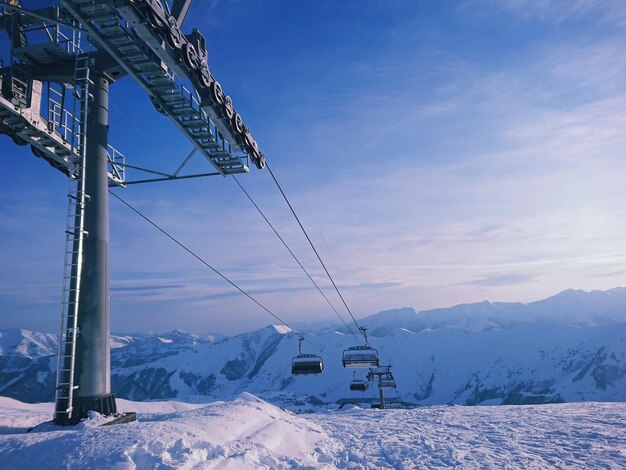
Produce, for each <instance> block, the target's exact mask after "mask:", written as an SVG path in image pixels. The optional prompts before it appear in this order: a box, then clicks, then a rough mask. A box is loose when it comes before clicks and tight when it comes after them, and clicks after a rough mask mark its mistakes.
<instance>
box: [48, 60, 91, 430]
mask: <svg viewBox="0 0 626 470" xmlns="http://www.w3.org/2000/svg"><path fill="white" fill-rule="evenodd" d="M89 61H90V58H89V54H82V53H81V54H78V55H77V56H76V62H75V67H74V113H73V115H74V116H76V115H77V114H76V108H77V107H78V119H76V120H74V127H75V129H74V132H73V135H74V138H73V139H72V146H74V145H75V146H76V155H77V156H76V157H75V158H76V162H75V165H76V168H77V172H76V173H75V174H73V175H70V179H69V186H70V188H69V192H68V207H67V229H66V231H65V233H66V238H65V264H64V272H63V294H62V305H61V331H60V334H59V350H58V361H57V379H56V397H55V412H54V413H55V415H54V421H55V422H56V423H58V424H63V423H68V422H69V420H70V419H71V417H72V410H73V401H74V392H75V390H77V389H78V385H76V383H75V376H74V373H75V365H76V341H77V338H78V335H79V334H80V331H79V329H78V306H79V300H80V282H81V277H82V269H83V243H84V239H85V237H86V236H88V234H87V232H86V231H85V204H86V203H87V202H88V201H89V196H88V195H87V194H85V166H86V160H87V158H86V157H87V148H86V144H87V110H88V108H89V101H90V98H91V96H90V93H89V88H90V85H91V84H92V82H91V80H90V78H89Z"/></svg>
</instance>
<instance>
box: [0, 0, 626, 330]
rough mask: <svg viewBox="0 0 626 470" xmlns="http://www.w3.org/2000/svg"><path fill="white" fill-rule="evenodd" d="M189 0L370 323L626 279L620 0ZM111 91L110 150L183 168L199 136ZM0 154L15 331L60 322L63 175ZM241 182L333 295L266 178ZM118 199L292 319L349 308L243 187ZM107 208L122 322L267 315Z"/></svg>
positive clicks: (234, 320) (8, 299)
mask: <svg viewBox="0 0 626 470" xmlns="http://www.w3.org/2000/svg"><path fill="white" fill-rule="evenodd" d="M195 3H196V4H195V5H194V6H193V7H192V10H191V13H190V17H189V19H188V23H187V25H186V29H191V27H192V26H196V27H198V28H199V29H201V30H202V31H203V32H204V33H205V34H206V36H207V47H208V54H209V66H210V68H211V70H212V71H213V73H214V75H216V76H217V78H218V79H219V80H220V82H221V83H222V85H223V87H224V89H225V90H226V92H227V93H229V94H230V95H231V96H232V97H233V100H234V103H235V106H236V107H237V109H238V110H239V111H240V112H241V114H242V115H243V116H244V119H245V120H246V122H247V123H248V124H249V126H250V127H251V129H252V131H253V134H254V136H255V137H256V139H257V140H258V141H259V143H260V145H261V147H262V148H263V150H264V151H265V154H266V156H267V159H268V161H269V162H270V164H271V165H272V168H273V170H274V171H275V173H276V174H277V176H278V178H279V180H280V181H281V183H282V184H283V186H284V188H285V190H286V192H287V194H288V195H289V196H290V199H291V200H292V202H293V204H294V206H295V207H296V210H297V212H298V213H299V215H300V216H301V218H302V220H303V222H304V224H305V226H306V227H307V228H308V229H309V231H310V234H311V236H312V238H313V239H314V241H315V243H316V245H317V246H318V247H319V249H320V252H321V254H322V257H323V258H324V259H325V260H326V261H327V265H328V267H329V269H330V270H331V272H332V273H333V274H334V276H335V278H336V280H337V281H338V283H339V285H340V287H342V289H343V291H344V292H345V295H346V299H347V301H348V302H349V304H350V305H351V308H353V311H355V312H356V313H357V316H365V315H369V314H372V313H375V312H377V311H379V310H383V309H389V308H395V307H402V306H412V307H415V308H416V309H426V308H432V307H445V306H450V305H453V304H456V303H461V302H474V301H481V300H484V299H490V300H494V301H531V300H536V299H540V298H543V297H546V296H548V295H551V294H554V293H556V292H558V291H560V290H563V289H566V288H570V287H572V288H582V289H605V288H611V287H615V286H623V285H626V247H625V245H624V242H623V240H624V238H625V235H626V214H625V212H626V209H625V208H624V207H625V206H624V204H623V201H624V200H626V184H624V175H626V160H625V159H624V157H623V149H624V148H626V135H625V132H624V129H625V124H626V113H624V109H626V93H624V91H625V90H624V86H625V85H624V83H626V58H625V57H624V54H623V44H624V40H625V39H626V29H625V28H626V5H624V4H622V2H617V1H597V0H570V1H566V0H562V1H556V0H475V1H454V2H438V1H434V0H431V1H414V2H408V1H388V2H377V1H360V2H357V1H345V2H331V1H321V2H320V1H316V2H312V1H302V2H291V1H278V0H275V1H253V0H250V1H223V2H210V1H207V2H205V1H201V0H197V1H196V2H195ZM1 41H2V43H1V44H2V48H1V49H2V51H5V50H6V48H7V39H6V37H5V36H2V38H1ZM3 53H4V52H3ZM111 90H112V91H111V132H110V139H111V144H113V145H114V146H115V147H117V148H118V149H120V150H121V151H122V152H123V153H125V155H126V157H127V161H128V162H129V163H131V164H140V165H149V166H151V167H153V168H156V169H162V170H165V171H173V170H174V169H175V168H176V166H177V163H178V162H179V161H180V160H181V159H182V158H184V156H185V155H186V154H187V153H188V152H189V151H190V150H191V145H190V144H189V143H187V142H186V141H185V140H184V139H183V138H181V137H180V136H179V135H178V134H177V131H176V129H175V128H174V126H173V125H171V124H170V123H169V122H168V121H167V120H166V119H165V118H164V117H162V116H161V115H159V114H158V113H156V112H155V111H154V110H153V109H152V108H151V105H150V104H149V101H148V99H147V97H146V96H144V94H143V93H142V92H141V90H140V89H139V87H138V86H136V85H135V84H134V83H133V82H132V80H131V79H128V78H126V79H123V80H120V81H119V83H116V84H114V85H113V86H112V89H111ZM0 154H1V155H2V158H3V161H4V171H2V172H1V173H0V188H1V189H0V213H1V214H2V216H1V218H0V327H25V328H31V329H38V330H45V331H56V328H57V324H58V321H59V318H58V317H59V311H60V306H59V304H60V291H61V277H62V258H63V237H64V229H65V211H66V199H65V192H66V189H67V183H66V181H65V179H64V177H63V176H62V175H61V174H60V173H58V172H55V171H54V170H52V169H51V168H50V167H48V166H47V165H46V164H45V163H44V162H42V161H41V160H38V159H35V158H33V157H32V156H31V154H30V151H29V150H27V149H24V148H18V147H15V146H14V145H13V144H12V142H11V141H10V139H8V138H7V137H6V136H0ZM202 163H203V162H202V161H201V160H200V159H197V160H195V159H194V168H197V169H204V170H207V169H208V167H207V166H206V164H204V165H203V164H202ZM240 181H241V182H242V184H243V185H244V186H245V187H246V188H247V189H248V190H249V191H250V192H251V193H252V194H253V196H254V197H255V199H256V200H257V201H258V203H259V204H260V206H261V207H262V208H263V209H264V210H265V211H266V213H267V215H268V217H269V218H270V219H271V220H272V222H274V223H275V224H276V226H277V228H278V229H279V231H280V232H281V234H283V236H284V237H285V238H286V239H287V240H288V242H289V244H290V245H291V246H292V247H293V249H294V251H296V252H297V253H298V255H299V256H300V257H301V259H302V261H303V263H304V264H305V266H307V268H310V271H311V273H312V274H313V275H314V276H315V278H316V279H317V280H319V282H320V284H321V285H323V286H325V290H326V291H327V292H328V295H329V297H330V298H331V300H333V302H334V303H335V305H336V307H337V309H339V306H340V302H339V301H338V299H337V298H336V297H335V296H333V292H332V291H331V289H328V286H329V283H328V281H327V280H325V278H324V276H323V272H322V270H321V268H320V267H319V265H318V264H317V263H316V262H315V261H316V260H315V258H314V255H313V254H312V253H311V250H310V248H308V246H307V244H306V240H304V238H303V237H302V235H301V233H300V232H299V229H298V227H297V225H296V224H295V222H294V221H293V219H292V218H291V216H290V213H289V212H288V209H287V207H286V206H285V204H284V202H283V201H282V200H281V198H280V195H279V193H278V191H277V190H276V188H275V187H273V186H272V182H271V179H270V177H269V174H268V173H267V171H259V170H256V169H252V171H251V172H250V174H248V175H243V176H241V178H240ZM117 192H118V194H120V195H121V196H122V197H124V198H125V199H127V200H128V201H129V202H131V203H132V204H134V205H136V206H137V207H138V208H139V209H140V210H142V211H143V212H144V213H145V214H146V215H148V216H149V217H151V218H153V219H154V220H155V221H156V222H157V223H159V224H161V225H162V226H163V227H164V228H166V229H167V230H169V231H171V232H172V233H173V234H174V235H175V236H176V237H178V238H179V239H180V240H181V241H183V242H185V243H186V244H188V245H189V246H190V247H191V248H192V249H194V250H196V251H197V252H198V253H199V254H200V255H201V256H203V257H204V258H205V259H206V260H207V261H208V262H210V263H212V264H213V265H214V266H216V267H218V268H219V269H221V270H223V272H224V273H225V274H227V275H228V276H230V277H231V278H232V279H233V280H235V281H236V282H238V283H240V284H241V286H242V287H244V288H245V289H247V290H249V291H250V292H251V293H253V294H255V295H256V296H257V297H258V298H259V300H260V301H262V302H263V303H265V304H266V305H267V306H268V307H269V308H270V309H272V310H274V311H275V312H276V313H277V314H279V315H280V316H282V317H283V318H285V319H286V320H288V321H294V322H297V321H310V320H314V319H319V320H322V319H326V318H331V317H332V316H333V315H334V314H333V313H332V312H331V311H329V309H328V307H327V305H326V304H325V302H324V300H323V299H322V298H321V296H320V295H319V293H317V291H316V290H315V289H314V287H313V286H312V285H311V284H310V282H309V281H308V279H307V278H306V277H305V276H304V274H303V273H302V272H301V271H300V270H299V268H298V266H297V265H296V264H295V263H294V262H293V260H292V259H291V258H290V256H289V254H288V253H286V252H285V250H284V248H283V247H282V245H281V244H280V242H279V241H278V240H277V239H276V238H275V237H274V236H273V234H272V233H271V231H270V230H269V228H268V227H267V226H266V225H265V224H264V222H263V221H262V219H261V218H260V216H259V215H258V214H257V213H256V212H255V210H254V208H253V207H252V206H251V205H250V203H249V202H248V201H247V200H246V199H245V196H244V195H243V194H242V193H241V192H240V190H239V189H238V188H237V187H236V185H235V184H234V182H233V181H232V180H231V179H229V178H221V177H213V178H207V179H202V180H194V181H186V182H182V181H181V182H173V183H162V184H160V185H148V186H135V187H129V188H127V189H123V190H118V191H117ZM110 208H111V286H112V290H111V297H112V300H111V313H112V328H113V330H114V331H142V330H152V331H162V330H168V329H173V328H183V329H189V330H192V331H197V332H203V331H221V332H225V333H236V332H241V331H246V330H250V329H253V328H256V327H260V326H263V325H265V324H267V323H270V322H271V321H272V318H271V317H269V316H267V314H266V313H264V312H263V311H262V310H260V309H259V308H258V307H257V306H255V305H254V304H252V303H251V302H250V301H249V300H248V299H246V298H245V297H242V296H240V295H237V294H236V292H233V290H232V288H231V287H229V286H228V285H226V284H224V282H223V281H221V280H220V279H219V278H216V276H215V275H214V274H212V273H211V272H209V271H208V270H207V269H206V268H204V267H203V266H202V265H200V264H199V263H198V262H197V261H196V260H194V259H193V258H191V257H190V256H189V255H187V254H186V253H185V252H183V251H182V250H180V249H179V248H178V247H176V246H175V245H173V244H172V242H170V241H168V240H167V239H165V238H163V237H162V235H160V234H159V233H158V232H156V231H155V230H154V229H153V228H151V227H150V226H149V225H147V224H146V223H145V222H143V221H142V220H140V219H138V218H137V216H135V215H134V214H132V213H130V212H129V211H128V209H126V208H125V207H123V206H122V205H121V204H119V203H118V202H117V201H115V200H111V202H110ZM339 311H340V312H341V313H343V311H342V310H339Z"/></svg>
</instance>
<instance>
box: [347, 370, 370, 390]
mask: <svg viewBox="0 0 626 470" xmlns="http://www.w3.org/2000/svg"><path fill="white" fill-rule="evenodd" d="M355 374H356V373H353V374H352V381H351V382H350V391H351V392H365V391H366V390H367V389H368V387H369V382H368V381H367V380H363V379H357V378H356V377H355Z"/></svg>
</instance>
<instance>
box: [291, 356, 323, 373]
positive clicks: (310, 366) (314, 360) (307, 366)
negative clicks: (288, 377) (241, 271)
mask: <svg viewBox="0 0 626 470" xmlns="http://www.w3.org/2000/svg"><path fill="white" fill-rule="evenodd" d="M323 370H324V362H323V361H322V358H321V357H320V356H316V355H315V354H299V355H297V356H296V357H294V358H293V359H292V360H291V373H292V375H318V374H321V373H322V371H323Z"/></svg>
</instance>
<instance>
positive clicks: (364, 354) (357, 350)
mask: <svg viewBox="0 0 626 470" xmlns="http://www.w3.org/2000/svg"><path fill="white" fill-rule="evenodd" d="M359 329H360V330H361V332H362V333H363V336H364V337H365V346H352V347H351V348H348V349H346V350H344V352H343V358H342V363H343V366H344V367H345V368H357V367H361V368H363V367H365V368H369V367H378V365H379V364H380V358H379V357H378V351H377V350H376V349H374V348H372V347H371V346H370V345H369V344H368V342H367V333H366V331H367V330H366V328H363V327H361V328H359Z"/></svg>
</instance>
